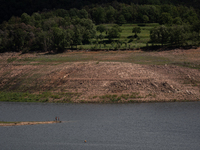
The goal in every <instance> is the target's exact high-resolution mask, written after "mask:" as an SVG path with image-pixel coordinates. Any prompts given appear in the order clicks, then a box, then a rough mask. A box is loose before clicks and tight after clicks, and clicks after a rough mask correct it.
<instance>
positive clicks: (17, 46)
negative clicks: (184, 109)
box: [0, 0, 200, 52]
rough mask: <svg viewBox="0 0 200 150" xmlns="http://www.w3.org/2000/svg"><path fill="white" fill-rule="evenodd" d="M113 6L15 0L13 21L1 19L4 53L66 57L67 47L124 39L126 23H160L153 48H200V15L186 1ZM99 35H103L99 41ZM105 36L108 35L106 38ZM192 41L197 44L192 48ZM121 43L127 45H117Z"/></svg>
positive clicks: (153, 33) (129, 1)
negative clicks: (122, 26) (46, 54)
mask: <svg viewBox="0 0 200 150" xmlns="http://www.w3.org/2000/svg"><path fill="white" fill-rule="evenodd" d="M8 1H9V0H8ZM8 1H4V3H3V5H1V7H2V6H4V5H5V7H3V8H4V9H6V7H7V6H8V4H7V2H8ZM180 1H181V0H176V1H173V3H176V4H177V3H178V2H180ZM109 2H110V1H109V0H107V1H106V0H100V1H98V2H95V1H92V2H90V1H89V0H88V1H78V0H74V1H73V2H70V1H68V0H58V1H56V2H55V1H51V0H43V1H37V0H35V1H32V0H29V1H24V2H23V1H15V0H13V1H12V2H11V3H10V4H9V8H10V9H9V12H10V13H11V14H12V17H10V16H11V14H9V13H8V14H7V16H5V17H4V18H3V17H2V18H3V19H4V21H3V22H2V23H1V24H0V51H1V52H5V51H23V52H28V51H51V50H53V51H55V52H62V51H64V50H65V49H66V48H77V45H81V44H83V45H84V44H91V42H92V39H103V38H107V39H108V42H110V43H111V42H112V40H113V39H114V38H119V37H120V32H121V31H122V29H121V27H120V26H121V25H123V24H126V23H129V24H133V23H139V24H140V26H145V24H147V23H159V24H160V25H161V26H159V27H155V28H153V29H152V30H151V31H150V35H149V36H150V41H149V42H148V43H152V44H154V43H160V44H161V45H164V44H167V45H183V44H185V45H188V44H193V45H194V44H195V45H198V44H199V43H198V41H199V32H200V21H199V15H198V12H197V11H196V9H194V8H193V7H187V6H184V4H186V2H187V1H184V0H182V1H181V3H182V4H183V5H172V4H171V3H172V1H170V0H166V1H162V2H161V1H160V0H140V1H139V0H124V1H123V2H124V3H119V2H122V1H119V2H117V1H114V2H112V3H109ZM133 2H134V3H133ZM146 3H147V4H146ZM163 3H164V4H163ZM166 3H168V4H166ZM79 5H81V6H82V7H81V6H79ZM12 6H13V7H12ZM72 7H76V8H72ZM53 8H54V9H53ZM57 8H65V9H57ZM1 11H3V10H2V9H1ZM7 11H8V10H5V12H7ZM34 11H35V12H34ZM5 12H4V11H3V13H1V14H5ZM32 12H33V13H32ZM7 17H10V18H9V19H8V18H7ZM6 19H8V20H6ZM102 24H113V26H112V27H111V28H106V27H105V26H104V25H102ZM140 30H141V28H140V27H134V28H133V29H132V32H133V33H135V36H134V38H137V37H138V36H137V33H140V32H141V31H140ZM97 31H98V32H100V33H101V34H100V35H98V36H97V35H96V32H97ZM103 32H104V33H105V34H106V36H102V33H103ZM188 41H193V42H192V43H191V42H190V43H188ZM118 42H121V43H123V42H124V41H120V40H118Z"/></svg>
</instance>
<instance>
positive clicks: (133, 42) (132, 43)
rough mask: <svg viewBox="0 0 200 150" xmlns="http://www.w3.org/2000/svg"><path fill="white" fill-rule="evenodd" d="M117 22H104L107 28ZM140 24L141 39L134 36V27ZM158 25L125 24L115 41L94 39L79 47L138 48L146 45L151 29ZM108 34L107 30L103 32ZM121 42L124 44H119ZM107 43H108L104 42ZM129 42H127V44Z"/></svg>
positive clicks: (98, 33)
mask: <svg viewBox="0 0 200 150" xmlns="http://www.w3.org/2000/svg"><path fill="white" fill-rule="evenodd" d="M113 25H115V24H104V26H105V27H106V28H107V29H110V28H111V27H112V26H113ZM137 26H140V28H141V33H139V34H138V36H139V39H137V38H133V36H134V33H132V29H133V27H137ZM156 26H159V24H158V23H147V24H143V25H139V24H123V25H122V26H120V28H121V29H122V32H121V33H120V35H121V36H120V38H116V39H113V42H111V43H108V39H107V38H104V39H101V40H100V39H98V40H97V39H92V44H90V45H78V49H136V48H140V47H144V46H146V44H147V43H148V41H149V40H150V30H151V29H152V28H154V27H156ZM98 35H100V32H97V36H98ZM102 35H103V36H104V37H105V36H106V32H103V34H102ZM119 41H120V43H122V44H120V45H119V44H118V43H119ZM103 43H106V44H103ZM125 43H127V44H125Z"/></svg>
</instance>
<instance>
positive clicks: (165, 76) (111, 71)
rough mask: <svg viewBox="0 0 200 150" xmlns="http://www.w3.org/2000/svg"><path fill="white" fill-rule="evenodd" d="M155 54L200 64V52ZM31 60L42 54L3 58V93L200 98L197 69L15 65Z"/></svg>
mask: <svg viewBox="0 0 200 150" xmlns="http://www.w3.org/2000/svg"><path fill="white" fill-rule="evenodd" d="M143 53H146V52H143ZM169 54H170V55H169ZM63 55H68V54H63ZM127 55H129V52H127ZM151 55H159V56H169V57H171V56H173V57H176V56H177V57H179V56H182V57H185V56H188V57H187V58H188V60H189V59H191V60H192V61H195V62H200V58H199V57H196V56H200V49H195V50H187V51H183V50H174V51H167V52H166V51H165V52H154V53H151ZM192 56H194V57H192ZM30 57H31V58H33V57H37V55H36V54H24V55H20V54H19V53H3V54H1V57H0V87H1V91H23V92H25V91H29V92H32V93H39V92H42V91H52V92H72V93H80V94H81V95H80V96H79V97H76V98H72V101H73V102H80V101H91V102H98V101H102V100H105V99H108V98H110V99H111V97H113V98H115V97H120V99H118V100H120V101H124V102H125V101H128V100H137V101H179V100H180V101H182V100H187V101H196V100H200V70H199V69H194V68H192V67H182V66H179V65H174V64H165V65H154V64H134V63H126V62H105V61H93V60H92V61H90V60H89V61H77V62H62V63H58V64H56V65H53V64H50V63H48V64H38V62H37V61H33V62H30V63H28V64H25V63H21V62H20V61H15V60H16V59H18V60H19V59H21V58H23V59H25V58H30ZM179 58H180V57H179ZM12 59H13V60H12ZM113 95H115V96H113ZM58 101H59V99H58Z"/></svg>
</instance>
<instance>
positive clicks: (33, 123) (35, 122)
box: [0, 121, 61, 126]
mask: <svg viewBox="0 0 200 150" xmlns="http://www.w3.org/2000/svg"><path fill="white" fill-rule="evenodd" d="M53 123H61V121H40V122H39V121H29V122H14V123H0V126H22V125H36V124H53Z"/></svg>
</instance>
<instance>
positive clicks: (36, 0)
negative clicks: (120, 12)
mask: <svg viewBox="0 0 200 150" xmlns="http://www.w3.org/2000/svg"><path fill="white" fill-rule="evenodd" d="M118 3H125V4H129V5H130V4H131V3H132V4H139V5H144V4H148V5H163V4H173V5H184V6H188V7H190V6H192V7H194V8H195V9H196V10H199V8H200V1H198V0H190V1H188V0H115V1H113V0H73V1H72V0H1V5H0V23H1V22H3V21H4V20H8V19H10V17H12V16H13V15H14V16H18V17H19V16H21V14H22V13H23V12H26V13H28V14H29V15H31V14H32V13H33V12H38V11H42V10H52V9H67V10H69V9H71V8H77V9H82V8H83V7H91V6H92V5H96V6H97V5H99V6H100V5H101V6H105V5H109V6H112V7H115V6H116V5H118Z"/></svg>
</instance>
